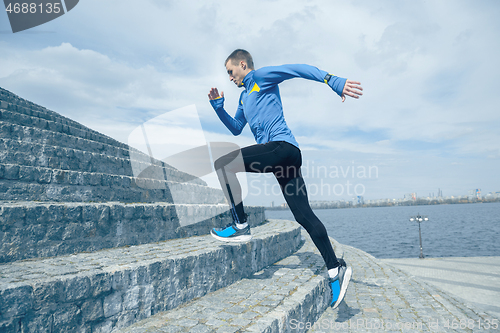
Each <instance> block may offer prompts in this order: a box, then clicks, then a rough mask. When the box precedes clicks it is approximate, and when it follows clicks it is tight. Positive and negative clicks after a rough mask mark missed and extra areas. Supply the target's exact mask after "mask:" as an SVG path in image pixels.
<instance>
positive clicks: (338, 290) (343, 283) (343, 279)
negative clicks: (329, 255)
mask: <svg viewBox="0 0 500 333" xmlns="http://www.w3.org/2000/svg"><path fill="white" fill-rule="evenodd" d="M339 263H340V266H339V273H338V274H337V276H336V277H335V278H333V279H332V278H330V287H331V288H332V303H331V304H330V306H332V307H333V308H334V309H335V308H337V307H338V306H339V304H340V302H342V300H343V299H344V296H345V293H346V291H347V287H348V286H349V281H351V276H352V268H351V267H347V264H346V262H345V261H344V259H339Z"/></svg>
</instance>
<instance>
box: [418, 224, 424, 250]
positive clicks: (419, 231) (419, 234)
mask: <svg viewBox="0 0 500 333" xmlns="http://www.w3.org/2000/svg"><path fill="white" fill-rule="evenodd" d="M418 237H419V238H420V257H419V258H420V259H424V251H423V250H422V231H421V229H420V221H419V222H418Z"/></svg>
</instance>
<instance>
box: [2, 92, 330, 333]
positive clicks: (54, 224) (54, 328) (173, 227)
mask: <svg viewBox="0 0 500 333" xmlns="http://www.w3.org/2000/svg"><path fill="white" fill-rule="evenodd" d="M133 165H135V166H136V167H137V165H139V166H140V167H139V169H140V170H143V172H142V173H141V174H140V175H139V176H135V175H134V172H133ZM158 175H160V176H161V177H158ZM174 187H175V188H176V190H177V191H178V190H179V189H182V191H181V192H182V195H180V196H179V195H178V193H177V194H176V195H175V200H174V197H173V195H172V193H171V189H172V188H174ZM245 209H246V212H247V213H248V214H249V224H250V225H251V226H252V234H253V236H254V237H253V239H252V240H251V241H249V242H246V243H242V244H224V243H220V242H217V241H215V240H214V239H213V238H212V237H211V236H210V235H209V230H210V229H211V228H212V227H220V226H223V225H226V224H227V223H229V222H230V221H231V217H230V214H229V212H228V206H227V203H226V202H225V199H224V196H223V194H222V191H220V190H218V189H214V188H210V187H208V186H207V184H206V183H205V182H204V181H203V180H201V179H199V178H197V177H194V176H192V175H190V174H187V173H185V172H182V171H180V170H177V169H175V168H174V167H172V166H170V165H168V164H166V163H165V162H163V161H160V160H155V159H153V158H151V157H150V156H148V155H146V154H143V153H141V152H140V151H138V150H135V149H133V148H131V147H129V146H128V145H125V144H123V143H120V142H118V141H116V140H114V139H112V138H110V137H107V136H105V135H103V134H100V133H98V132H96V131H93V130H91V129H89V128H87V127H85V126H83V125H82V124H79V123H77V122H75V121H72V120H71V119H68V118H66V117H64V116H62V115H60V114H58V113H56V112H53V111H50V110H47V109H46V108H44V107H41V106H39V105H36V104H34V103H31V102H29V101H26V100H24V99H22V98H20V97H18V96H16V95H14V94H12V93H10V92H9V91H7V90H4V89H1V88H0V332H16V333H17V332H23V333H24V332H114V331H120V330H127V332H129V331H130V332H139V331H141V332H142V331H145V332H146V331H148V332H150V331H155V332H156V331H158V332H165V331H167V332H168V331H172V330H174V331H175V330H177V331H182V330H183V331H207V332H208V331H214V332H216V331H220V332H226V331H232V332H237V331H289V330H290V325H289V324H288V322H287V320H290V319H291V318H296V319H307V320H315V319H317V318H318V317H319V316H320V315H321V313H322V312H323V311H324V309H325V308H326V307H327V305H328V302H329V300H328V297H327V295H328V293H327V285H326V280H325V278H324V276H322V275H321V274H320V272H322V273H323V274H324V267H323V262H322V260H321V257H320V256H319V254H318V253H317V252H316V250H315V248H314V246H313V245H312V242H311V240H310V239H309V238H308V236H307V235H303V234H302V233H301V230H300V227H299V226H298V224H297V223H295V222H291V221H279V220H274V221H266V220H265V215H264V209H263V207H246V208H245ZM280 279H282V280H280ZM278 280H280V283H278V282H276V281H278ZM288 280H289V281H288ZM283 285H286V288H282V286H283ZM234 290H237V292H234ZM236 300H238V302H236ZM245 301H247V303H245ZM235 302H236V303H235ZM207 304H208V305H211V306H212V307H213V309H212V310H211V312H210V311H209V312H207V311H205V310H204V309H206V308H207ZM192 307H194V308H196V309H198V310H197V311H195V310H192V309H194V308H192ZM214 309H215V310H214ZM235 309H236V310H237V311H236V312H235ZM202 310H203V311H202ZM216 310H217V311H216ZM186 311H187V312H190V316H186V315H185V314H186ZM192 314H198V316H199V318H198V320H197V321H196V324H195V325H184V326H182V323H181V324H179V320H181V321H182V320H183V319H185V320H187V321H185V323H186V322H188V323H194V321H195V319H192V317H191V315H192ZM202 315H203V316H204V317H203V318H201V316H202ZM166 318H170V319H168V320H167V319H166ZM172 318H174V319H175V318H177V319H179V320H177V319H176V320H177V321H176V322H175V323H173V322H172V320H173V319H172Z"/></svg>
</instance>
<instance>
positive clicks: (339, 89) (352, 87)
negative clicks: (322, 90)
mask: <svg viewBox="0 0 500 333" xmlns="http://www.w3.org/2000/svg"><path fill="white" fill-rule="evenodd" d="M292 78H303V79H308V80H313V81H318V82H323V83H326V84H328V86H330V88H332V90H333V91H335V92H336V93H337V94H338V95H339V96H340V97H341V98H342V102H343V101H345V96H349V97H353V98H359V96H361V95H363V93H362V90H363V88H361V85H360V83H359V82H357V81H351V80H347V79H344V78H341V77H338V76H335V75H331V74H329V73H328V72H325V71H323V70H320V69H319V68H317V67H314V66H310V65H305V64H292V65H281V66H268V67H262V68H260V69H258V70H256V71H255V74H254V80H255V82H256V83H257V84H258V85H259V88H260V89H262V90H265V89H268V88H270V87H272V86H274V85H276V84H279V83H281V82H283V81H284V80H288V79H292Z"/></svg>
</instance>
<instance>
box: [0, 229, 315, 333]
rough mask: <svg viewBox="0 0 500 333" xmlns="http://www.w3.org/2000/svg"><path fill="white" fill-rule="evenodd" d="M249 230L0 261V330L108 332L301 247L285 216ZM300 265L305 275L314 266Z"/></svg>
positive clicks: (225, 283)
mask: <svg viewBox="0 0 500 333" xmlns="http://www.w3.org/2000/svg"><path fill="white" fill-rule="evenodd" d="M252 234H253V236H254V237H253V239H252V240H251V241H249V242H246V243H241V244H238V243H236V244H226V243H220V242H218V241H216V240H214V239H213V238H212V237H211V236H208V235H207V236H196V237H190V238H187V239H177V240H170V241H166V242H160V243H155V244H147V245H139V246H131V247H125V248H116V249H110V250H102V251H99V252H95V253H81V254H78V255H72V256H64V257H58V258H50V259H43V260H40V259H37V260H25V261H17V262H14V263H9V264H5V265H0V272H1V276H0V300H1V302H0V331H1V332H5V333H11V332H16V333H17V332H111V331H112V330H113V329H114V328H121V327H126V326H129V325H131V324H133V323H134V322H137V321H139V320H142V319H145V318H147V317H150V316H151V315H154V314H156V313H159V312H163V311H168V310H171V309H174V308H176V307H178V306H179V305H181V304H184V303H186V302H188V301H190V300H193V299H195V298H197V297H202V296H204V295H206V294H207V293H209V292H213V291H216V290H218V289H220V288H223V287H226V286H228V285H230V284H232V283H234V282H236V281H238V280H241V279H242V278H246V277H249V276H251V275H252V274H253V273H255V272H258V271H260V270H262V269H263V268H264V267H266V266H268V265H271V264H273V263H275V262H277V261H279V260H281V259H283V258H286V257H288V256H289V255H291V254H292V253H293V252H295V251H296V250H297V249H298V248H299V247H300V245H301V234H300V226H299V225H298V224H296V223H294V222H291V221H278V220H273V221H271V222H269V223H267V224H264V225H262V226H258V227H256V228H253V229H252ZM305 255H306V256H307V254H305ZM298 260H301V257H299V258H298ZM290 265H291V266H290V268H288V267H280V266H277V268H280V269H281V268H284V269H285V270H286V269H287V268H288V269H293V268H294V267H295V265H296V262H294V261H293V260H292V262H290ZM303 265H304V266H305V267H304V268H303V269H304V274H305V275H306V276H307V277H309V276H310V274H311V273H310V272H308V271H307V269H309V270H315V269H316V267H318V268H319V267H320V265H319V264H313V265H311V263H310V262H308V263H304V264H303ZM311 266H314V267H311ZM308 267H311V268H312V269H311V268H308ZM281 272H282V271H280V273H281ZM284 277H285V278H286V275H285V276H284ZM318 279H319V278H318ZM262 282H263V283H266V280H262ZM290 283H293V282H290ZM294 288H295V287H294ZM293 290H294V289H292V291H293ZM301 293H303V292H302V291H300V292H295V293H294V294H296V295H297V297H299V295H300V294H301ZM304 297H306V298H307V296H305V295H304ZM269 300H270V301H271V300H272V299H271V298H270V299H269ZM313 303H314V302H313ZM215 305H217V304H215ZM280 313H281V312H280Z"/></svg>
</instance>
